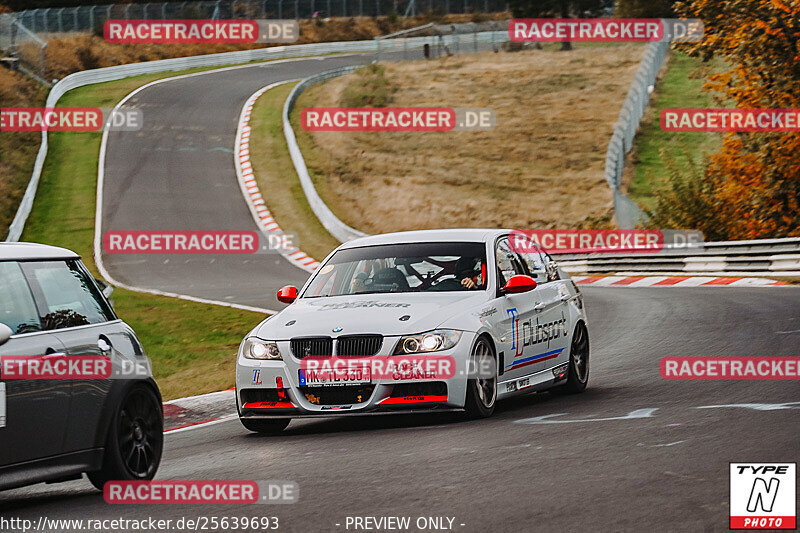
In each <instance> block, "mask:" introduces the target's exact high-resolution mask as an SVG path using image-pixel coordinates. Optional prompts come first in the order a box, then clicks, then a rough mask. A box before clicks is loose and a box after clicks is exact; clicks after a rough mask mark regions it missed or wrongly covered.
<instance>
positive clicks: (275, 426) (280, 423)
mask: <svg viewBox="0 0 800 533" xmlns="http://www.w3.org/2000/svg"><path fill="white" fill-rule="evenodd" d="M239 421H240V422H241V423H242V425H243V426H244V427H245V428H246V429H248V430H250V431H252V432H253V433H261V434H262V435H277V434H278V433H280V432H281V431H283V430H284V429H286V426H288V425H289V422H291V419H289V418H276V419H274V420H248V419H246V418H240V419H239Z"/></svg>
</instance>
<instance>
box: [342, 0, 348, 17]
mask: <svg viewBox="0 0 800 533" xmlns="http://www.w3.org/2000/svg"><path fill="white" fill-rule="evenodd" d="M342 16H343V17H346V16H347V0H342Z"/></svg>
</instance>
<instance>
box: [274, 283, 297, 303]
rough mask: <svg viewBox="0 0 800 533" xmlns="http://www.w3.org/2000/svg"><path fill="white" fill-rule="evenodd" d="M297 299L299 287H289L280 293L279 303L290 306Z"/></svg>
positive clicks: (282, 288) (283, 288) (282, 289)
mask: <svg viewBox="0 0 800 533" xmlns="http://www.w3.org/2000/svg"><path fill="white" fill-rule="evenodd" d="M296 299H297V287H295V286H293V285H287V286H285V287H281V289H280V290H279V291H278V301H279V302H283V303H285V304H290V303H292V302H293V301H295V300H296Z"/></svg>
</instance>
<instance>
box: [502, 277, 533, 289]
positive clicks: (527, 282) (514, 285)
mask: <svg viewBox="0 0 800 533" xmlns="http://www.w3.org/2000/svg"><path fill="white" fill-rule="evenodd" d="M535 288H536V280H535V279H533V278H532V277H530V276H525V275H523V274H517V275H516V276H511V279H509V280H508V281H507V282H506V284H505V285H503V288H502V289H500V292H501V293H503V294H509V293H510V294H519V293H521V292H528V291H532V290H533V289H535Z"/></svg>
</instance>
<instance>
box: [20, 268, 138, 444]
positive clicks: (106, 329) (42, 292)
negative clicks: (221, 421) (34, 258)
mask: <svg viewBox="0 0 800 533" xmlns="http://www.w3.org/2000/svg"><path fill="white" fill-rule="evenodd" d="M23 269H24V271H25V275H26V277H27V278H28V280H29V283H30V286H31V289H32V291H33V293H34V295H35V298H36V301H37V303H38V305H39V313H40V315H41V317H42V324H43V328H44V329H46V330H48V331H51V332H52V333H53V334H54V335H55V336H56V337H57V338H58V339H59V340H60V341H61V342H62V343H63V344H64V346H65V351H66V354H67V357H77V356H106V357H110V358H111V359H112V361H113V363H114V368H115V369H116V368H119V364H120V360H121V355H120V354H126V355H129V356H130V355H133V354H134V352H135V351H138V343H135V347H134V342H133V341H132V339H131V338H132V336H133V333H132V332H131V330H130V329H129V328H128V327H127V326H126V325H125V324H124V323H123V322H122V321H120V320H118V319H117V318H116V316H115V315H114V312H113V310H112V309H111V306H110V305H109V304H108V302H107V300H106V299H105V298H104V297H103V296H102V294H101V292H100V290H99V289H98V287H97V285H96V284H95V282H94V279H93V278H92V277H91V276H90V275H89V273H88V272H87V271H86V269H85V268H84V267H83V265H82V264H81V263H80V262H79V261H78V260H67V261H40V262H30V263H25V264H24V265H23ZM71 385H72V391H71V393H72V403H71V408H70V413H69V427H70V431H69V432H68V433H67V436H66V440H65V444H64V448H65V450H66V451H78V450H86V449H89V448H91V447H93V446H94V443H95V442H96V441H95V436H96V431H97V428H98V421H99V419H100V416H101V413H102V410H103V406H104V404H105V399H106V396H107V394H108V391H109V390H110V388H111V382H110V380H108V379H75V380H72V381H71Z"/></svg>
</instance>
